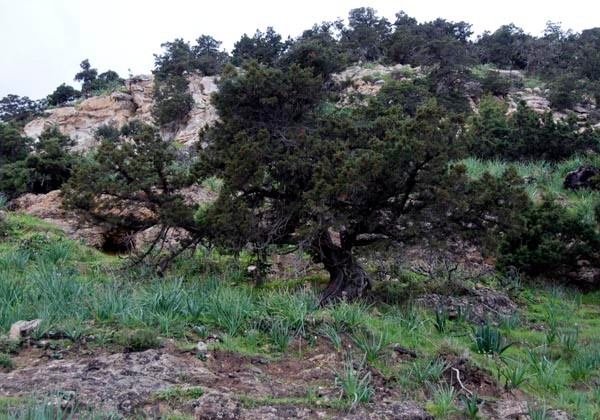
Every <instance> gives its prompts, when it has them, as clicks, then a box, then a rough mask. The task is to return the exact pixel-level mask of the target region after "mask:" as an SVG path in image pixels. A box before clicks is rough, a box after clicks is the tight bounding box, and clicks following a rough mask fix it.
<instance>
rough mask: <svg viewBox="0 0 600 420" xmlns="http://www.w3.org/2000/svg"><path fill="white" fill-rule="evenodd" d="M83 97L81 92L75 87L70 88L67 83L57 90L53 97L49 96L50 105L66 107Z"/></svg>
mask: <svg viewBox="0 0 600 420" xmlns="http://www.w3.org/2000/svg"><path fill="white" fill-rule="evenodd" d="M80 96H81V92H79V91H78V90H77V89H75V88H74V87H73V86H69V85H67V84H65V83H63V84H62V85H60V86H59V87H57V88H56V90H55V91H54V92H52V94H51V95H48V98H47V99H48V104H49V105H54V106H57V105H64V104H66V103H67V102H71V101H73V100H75V99H77V98H79V97H80Z"/></svg>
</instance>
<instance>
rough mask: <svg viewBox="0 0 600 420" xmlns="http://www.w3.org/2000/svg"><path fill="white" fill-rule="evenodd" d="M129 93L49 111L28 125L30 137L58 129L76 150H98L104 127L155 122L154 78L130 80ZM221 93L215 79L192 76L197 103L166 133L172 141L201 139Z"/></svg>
mask: <svg viewBox="0 0 600 420" xmlns="http://www.w3.org/2000/svg"><path fill="white" fill-rule="evenodd" d="M125 88H126V91H124V92H113V93H111V94H109V95H99V96H94V97H91V98H88V99H85V100H83V101H82V102H80V103H78V104H76V105H73V106H66V107H61V108H54V109H50V110H47V111H46V112H45V116H44V117H42V118H37V119H35V120H33V121H32V122H30V123H29V124H27V125H26V126H25V128H24V132H25V134H26V135H27V136H29V137H32V138H38V137H39V136H40V134H41V133H42V132H43V131H44V130H45V129H47V128H50V127H53V126H57V127H58V128H59V129H60V131H61V132H62V133H63V134H66V135H68V136H70V137H71V138H72V139H74V140H76V142H77V145H76V147H75V149H76V150H89V149H91V148H94V147H95V145H96V140H95V138H94V132H95V131H96V130H97V129H98V127H100V126H102V125H104V124H115V125H117V126H122V125H124V124H126V123H127V122H129V121H130V120H133V119H138V120H142V121H144V122H152V115H151V109H152V105H153V100H152V94H153V90H154V82H153V77H152V76H136V77H133V78H132V79H129V80H127V82H126V85H125ZM216 90H217V85H216V80H215V77H212V76H210V77H200V76H191V77H190V84H189V92H190V94H191V95H192V96H193V98H194V101H195V104H194V108H193V109H192V111H191V112H190V115H189V119H188V121H187V122H186V124H185V125H182V126H179V127H176V129H175V130H174V131H171V132H164V133H162V134H163V137H164V138H165V139H168V140H174V141H176V142H179V143H182V144H185V145H189V144H191V143H192V142H194V141H195V140H196V139H197V136H198V132H199V130H200V129H201V128H202V127H204V126H205V125H206V124H210V123H211V122H213V121H214V120H215V119H216V118H217V113H216V110H215V109H214V107H213V106H212V105H211V103H210V95H211V94H212V93H213V92H215V91H216Z"/></svg>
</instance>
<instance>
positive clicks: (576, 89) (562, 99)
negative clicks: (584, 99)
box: [548, 73, 583, 110]
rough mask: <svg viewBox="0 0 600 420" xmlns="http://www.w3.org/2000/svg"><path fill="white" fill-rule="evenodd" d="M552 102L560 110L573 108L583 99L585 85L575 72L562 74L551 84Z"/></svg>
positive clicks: (553, 106) (550, 97) (550, 95)
mask: <svg viewBox="0 0 600 420" xmlns="http://www.w3.org/2000/svg"><path fill="white" fill-rule="evenodd" d="M549 88H550V94H549V96H548V99H550V104H551V105H552V108H555V109H558V110H564V109H571V108H573V106H575V105H576V104H577V103H578V102H580V101H581V95H582V93H583V86H582V84H581V83H580V81H579V78H578V77H577V76H575V75H574V74H569V73H567V74H561V75H560V76H558V77H557V78H556V79H554V81H553V82H552V83H550V85H549Z"/></svg>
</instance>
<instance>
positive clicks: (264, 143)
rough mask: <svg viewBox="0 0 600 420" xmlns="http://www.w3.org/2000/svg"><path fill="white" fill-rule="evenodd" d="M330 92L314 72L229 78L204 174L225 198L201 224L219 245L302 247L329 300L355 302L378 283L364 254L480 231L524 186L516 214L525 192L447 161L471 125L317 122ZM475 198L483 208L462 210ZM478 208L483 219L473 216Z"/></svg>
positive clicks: (380, 115)
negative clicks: (320, 268)
mask: <svg viewBox="0 0 600 420" xmlns="http://www.w3.org/2000/svg"><path fill="white" fill-rule="evenodd" d="M321 83H322V81H321V79H320V78H317V77H315V76H313V75H312V71H310V70H305V69H301V68H299V67H297V66H291V67H290V68H289V69H285V70H281V69H273V68H269V67H265V66H260V65H258V64H256V63H252V64H249V65H248V66H246V67H245V68H244V71H243V72H242V73H240V74H231V75H230V77H229V78H226V79H225V80H223V81H222V83H221V89H220V91H219V93H218V94H216V95H215V97H214V103H215V105H216V107H217V109H218V111H219V115H220V118H221V120H220V122H218V123H217V124H216V125H215V126H214V128H213V129H211V130H209V131H208V132H207V134H206V136H207V138H206V142H207V144H208V147H207V148H206V149H204V150H202V152H201V156H200V160H199V162H200V163H201V165H200V167H199V170H198V172H197V173H198V174H199V175H201V176H207V175H213V176H217V177H219V178H221V179H222V180H223V188H222V190H221V192H220V195H219V198H218V199H217V201H216V202H215V203H214V204H213V205H212V206H210V207H208V208H206V209H204V210H203V211H202V212H201V214H199V216H201V217H199V218H197V221H198V222H199V223H201V224H202V225H203V226H205V227H206V229H208V230H210V229H215V230H216V234H215V236H216V237H217V238H218V241H217V244H220V245H222V246H225V245H227V246H232V244H237V245H236V246H239V245H241V244H250V245H252V247H253V248H254V249H256V250H266V249H268V247H269V246H271V245H278V244H299V243H302V244H303V246H304V247H305V248H304V249H307V250H309V252H311V254H312V255H313V258H314V259H315V260H316V261H318V262H322V263H323V264H324V266H325V268H326V269H327V270H328V271H329V272H330V274H331V280H332V281H331V283H330V288H329V289H328V291H327V292H326V295H325V299H329V298H334V299H335V298H338V297H340V296H341V295H343V293H345V294H346V296H347V297H348V298H354V297H357V296H359V295H360V294H361V293H362V292H363V291H364V290H365V288H366V287H368V285H369V282H368V279H367V277H366V273H365V272H364V270H362V268H360V266H359V265H358V264H357V263H356V260H355V258H354V256H353V254H352V249H353V248H354V247H358V246H361V245H366V244H368V243H370V242H372V240H373V239H383V238H398V239H399V238H402V239H403V240H411V239H415V238H420V237H422V235H423V233H424V232H427V236H431V235H437V234H439V235H441V236H443V235H446V234H447V233H448V231H449V230H454V231H456V230H457V229H458V230H460V229H461V227H460V226H466V225H467V223H470V226H471V228H470V229H473V230H477V229H478V228H477V227H482V223H481V221H477V217H479V218H480V216H481V214H482V213H481V212H483V211H486V210H485V209H487V211H492V212H494V214H496V215H497V217H501V216H499V215H500V213H496V211H497V207H498V204H494V203H496V201H497V197H494V194H495V193H498V192H501V193H502V196H503V197H504V196H506V194H507V193H508V192H511V188H513V189H514V190H513V191H512V194H510V198H509V199H508V200H506V201H504V202H503V205H505V206H506V207H508V208H510V207H511V204H509V202H511V200H513V199H516V198H517V197H521V195H519V194H518V189H519V188H520V186H519V184H518V183H515V184H514V185H513V186H511V185H506V186H504V184H503V188H500V186H499V185H498V186H497V185H492V184H493V183H492V180H491V179H490V178H485V179H484V180H482V181H480V183H474V184H470V183H469V181H468V179H467V178H466V176H465V172H464V168H463V169H461V168H459V167H457V168H454V169H453V172H452V173H450V174H449V173H448V168H447V164H448V161H449V160H450V159H453V158H458V157H460V156H461V151H462V150H463V149H462V148H461V147H460V144H459V143H458V140H457V131H458V130H459V129H460V127H461V120H460V119H457V118H450V117H448V115H447V114H446V113H445V111H444V110H443V109H442V108H440V107H439V106H437V105H436V104H435V103H428V104H426V105H425V106H424V107H421V108H419V109H418V110H417V111H416V112H415V117H414V118H408V117H407V116H406V114H405V112H404V107H401V106H388V107H387V108H386V109H385V110H380V112H374V110H373V109H371V108H367V109H362V108H359V109H355V110H346V111H345V112H343V113H334V114H331V115H328V116H326V117H318V116H317V115H316V114H313V112H312V110H314V109H315V108H316V107H317V106H318V105H319V103H320V98H321V95H322V86H321ZM374 106H375V105H374ZM450 180H451V181H450ZM511 180H512V179H511ZM494 182H496V181H494ZM497 182H498V183H500V182H506V179H503V180H502V181H497ZM488 184H489V185H488ZM471 195H473V198H470V197H471ZM477 197H479V198H478V199H477ZM473 199H477V200H478V201H476V202H473V205H472V206H467V205H466V204H465V203H464V202H462V201H463V200H467V201H468V200H473ZM495 200H496V201H495ZM472 209H476V210H477V212H478V213H477V214H476V215H475V214H473V215H468V214H467V213H469V212H470V211H472ZM448 214H452V215H453V217H451V218H448V217H447V215H448ZM459 214H460V216H459ZM465 218H467V219H468V221H469V222H464V220H465ZM490 220H491V219H490ZM463 223H464V224H463ZM225 227H228V229H224V228H225ZM332 230H333V231H338V232H339V241H340V243H339V244H336V243H334V239H333V238H332V234H331V232H332ZM361 235H362V236H361ZM364 236H366V237H367V239H363V238H364ZM368 238H370V239H368ZM226 239H227V240H226Z"/></svg>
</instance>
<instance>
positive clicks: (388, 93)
mask: <svg viewBox="0 0 600 420" xmlns="http://www.w3.org/2000/svg"><path fill="white" fill-rule="evenodd" d="M431 96H432V95H431V93H430V92H429V89H428V85H427V83H426V82H425V81H424V80H423V79H415V80H393V81H391V82H388V83H386V84H385V85H384V86H383V87H382V88H381V91H380V92H379V94H378V95H377V96H375V97H373V98H372V99H371V110H372V111H373V112H374V113H375V114H377V113H380V112H383V111H385V109H387V108H389V107H390V106H398V107H400V108H401V109H402V110H403V111H404V113H406V114H407V115H410V116H411V117H414V116H415V115H416V113H417V109H418V108H419V107H421V106H423V105H424V104H425V103H426V102H427V101H428V100H429V99H431Z"/></svg>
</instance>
